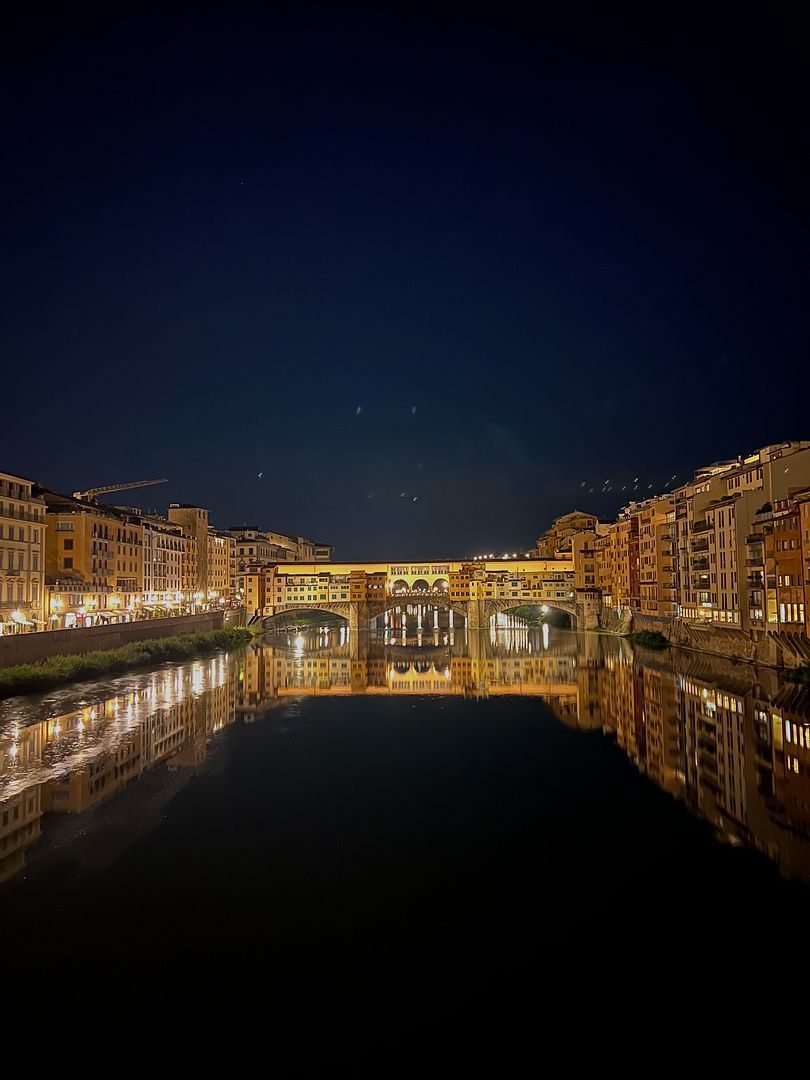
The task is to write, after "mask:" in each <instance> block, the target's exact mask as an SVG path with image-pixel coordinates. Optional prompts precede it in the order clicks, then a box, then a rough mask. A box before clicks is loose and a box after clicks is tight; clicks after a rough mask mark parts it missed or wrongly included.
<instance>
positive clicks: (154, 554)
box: [141, 514, 192, 614]
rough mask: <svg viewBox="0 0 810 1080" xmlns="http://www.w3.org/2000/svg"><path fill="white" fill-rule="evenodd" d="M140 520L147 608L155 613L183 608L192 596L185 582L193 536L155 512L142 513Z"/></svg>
mask: <svg viewBox="0 0 810 1080" xmlns="http://www.w3.org/2000/svg"><path fill="white" fill-rule="evenodd" d="M141 523H142V525H143V604H144V608H145V609H146V610H147V611H149V612H150V613H152V612H153V613H156V614H164V613H165V614H171V613H174V612H177V611H180V610H183V609H184V608H185V607H186V606H187V604H188V602H189V600H190V599H191V594H190V592H189V590H188V589H187V588H186V587H185V586H186V585H187V582H186V578H187V576H188V574H187V569H186V563H187V561H188V558H189V551H190V549H191V547H192V540H191V539H190V538H189V537H187V536H186V535H185V533H184V532H183V530H182V528H181V527H180V526H179V525H173V524H172V523H171V522H169V521H167V520H166V519H165V518H161V517H158V516H157V515H155V514H144V515H142V517H141Z"/></svg>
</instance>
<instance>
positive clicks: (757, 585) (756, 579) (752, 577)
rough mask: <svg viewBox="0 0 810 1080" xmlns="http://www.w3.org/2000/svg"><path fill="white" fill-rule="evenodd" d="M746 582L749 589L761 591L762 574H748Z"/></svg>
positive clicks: (762, 583)
mask: <svg viewBox="0 0 810 1080" xmlns="http://www.w3.org/2000/svg"><path fill="white" fill-rule="evenodd" d="M746 581H747V584H748V588H749V589H761V588H762V587H763V586H764V584H765V582H764V580H763V578H762V574H749V576H748V578H747V579H746Z"/></svg>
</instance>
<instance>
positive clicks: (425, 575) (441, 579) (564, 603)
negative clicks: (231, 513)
mask: <svg viewBox="0 0 810 1080" xmlns="http://www.w3.org/2000/svg"><path fill="white" fill-rule="evenodd" d="M245 604H246V607H247V610H248V612H249V614H250V615H251V616H252V617H253V618H254V619H261V620H268V619H275V617H276V616H278V615H280V614H281V613H283V612H295V611H324V612H330V613H332V614H334V615H340V616H342V617H343V618H345V619H346V620H347V621H348V623H349V627H350V628H351V629H365V628H368V627H371V626H375V627H382V626H394V625H397V626H399V625H404V620H406V619H407V618H408V617H411V618H415V619H416V620H417V621H418V624H419V626H421V625H423V622H424V621H425V620H428V621H427V622H424V625H426V626H427V625H437V626H438V625H439V622H438V620H439V618H440V617H441V618H442V621H443V622H444V621H445V620H446V621H447V623H448V624H449V626H450V627H453V626H459V627H461V626H463V627H467V628H469V629H471V630H476V629H485V628H488V627H489V626H490V625H492V622H493V620H494V619H495V618H496V617H497V616H498V614H499V613H501V612H504V611H509V610H511V609H513V608H518V607H524V606H532V605H534V606H545V607H547V608H556V609H558V610H560V611H564V612H566V613H567V614H568V615H570V616H571V619H572V622H573V623H574V624H575V625H577V626H580V627H583V628H591V627H595V626H597V625H598V619H599V610H600V596H599V593H598V592H595V591H594V590H593V589H584V588H578V587H577V582H576V580H575V574H574V567H573V564H572V562H571V561H570V560H565V559H490V560H481V561H462V560H452V559H451V560H446V559H445V560H442V559H431V560H421V561H411V562H403V561H399V562H390V563H323V562H318V563H280V564H278V565H277V566H271V567H261V568H256V570H255V571H254V572H252V573H250V572H249V573H246V574H245ZM276 621H278V620H276Z"/></svg>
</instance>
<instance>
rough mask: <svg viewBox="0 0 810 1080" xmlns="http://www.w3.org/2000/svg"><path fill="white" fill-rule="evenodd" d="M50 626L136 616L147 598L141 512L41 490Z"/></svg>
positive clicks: (81, 623)
mask: <svg viewBox="0 0 810 1080" xmlns="http://www.w3.org/2000/svg"><path fill="white" fill-rule="evenodd" d="M42 495H43V498H44V500H45V504H46V506H47V526H48V528H47V531H46V534H45V535H46V542H45V572H46V575H47V578H46V580H47V586H48V599H47V607H48V611H47V622H48V628H49V629H62V628H70V627H71V626H92V625H94V624H95V623H97V622H111V621H118V620H121V619H131V618H133V617H135V616H136V615H138V614H139V613H140V607H141V603H142V599H143V526H142V525H141V523H140V521H139V519H138V517H137V514H135V513H132V512H131V511H129V510H121V509H118V508H116V507H107V506H99V505H96V504H94V503H89V502H83V501H82V500H79V499H74V498H71V497H70V496H68V495H59V494H58V493H56V492H52V491H47V490H43V491H42Z"/></svg>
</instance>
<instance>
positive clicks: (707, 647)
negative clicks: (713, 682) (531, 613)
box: [601, 609, 810, 668]
mask: <svg viewBox="0 0 810 1080" xmlns="http://www.w3.org/2000/svg"><path fill="white" fill-rule="evenodd" d="M601 625H602V629H604V630H609V631H611V632H612V633H618V634H629V633H634V632H637V631H639V630H657V631H659V632H660V633H662V634H664V636H665V637H667V638H669V640H670V642H671V643H672V644H673V645H677V646H679V647H680V648H683V649H695V650H697V651H698V652H705V653H711V654H712V655H714V656H726V657H729V658H730V659H735V660H746V661H748V662H750V663H752V664H762V665H764V666H766V667H787V668H790V667H799V666H800V665H801V664H805V663H807V662H808V660H810V641H808V640H807V638H806V637H805V636H804V635H803V634H800V635H792V634H785V633H781V634H779V633H775V632H774V631H768V630H750V631H748V630H739V629H737V628H735V627H733V626H717V625H716V624H711V623H707V624H705V625H701V624H698V623H691V622H685V621H684V620H683V619H677V618H674V619H673V618H669V619H667V618H659V617H657V616H654V615H642V614H640V613H639V612H634V613H633V614H632V616H631V617H630V618H629V619H628V618H627V617H625V619H624V620H623V621H620V620H619V619H618V618H617V617H616V614H615V612H612V611H610V609H605V610H604V611H603V613H602V619H601Z"/></svg>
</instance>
